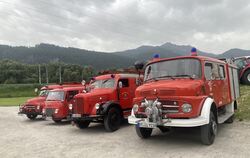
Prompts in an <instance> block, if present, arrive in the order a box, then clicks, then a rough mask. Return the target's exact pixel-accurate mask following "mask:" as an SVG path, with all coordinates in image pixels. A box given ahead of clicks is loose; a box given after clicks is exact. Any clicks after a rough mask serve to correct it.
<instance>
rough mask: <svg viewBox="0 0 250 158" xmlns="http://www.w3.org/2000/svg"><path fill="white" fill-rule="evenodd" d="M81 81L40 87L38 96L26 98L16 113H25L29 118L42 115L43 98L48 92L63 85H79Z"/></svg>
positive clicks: (32, 118)
mask: <svg viewBox="0 0 250 158" xmlns="http://www.w3.org/2000/svg"><path fill="white" fill-rule="evenodd" d="M80 85H82V84H81V83H64V84H56V85H47V86H44V87H42V88H41V89H40V93H39V95H38V97H35V98H32V99H29V100H27V101H26V102H25V103H24V104H22V105H20V106H19V112H18V114H25V115H26V116H27V117H28V118H29V119H31V120H34V119H35V118H36V117H37V116H38V115H42V114H43V113H42V110H43V108H44V105H45V100H46V97H47V95H48V92H49V91H50V90H53V89H59V88H63V87H74V86H80Z"/></svg>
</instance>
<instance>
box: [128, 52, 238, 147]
mask: <svg viewBox="0 0 250 158" xmlns="http://www.w3.org/2000/svg"><path fill="white" fill-rule="evenodd" d="M238 81H239V80H238V73H237V68H236V67H235V66H234V65H231V64H229V63H226V62H223V61H221V60H217V59H214V58H209V57H203V56H197V55H195V54H194V55H192V56H182V57H175V58H165V59H160V58H158V59H154V60H152V61H150V62H148V63H147V64H146V68H145V74H144V83H143V85H141V86H140V87H138V88H137V89H136V92H135V98H134V100H133V104H134V105H133V109H132V112H131V116H129V118H128V121H129V123H130V124H134V125H136V126H135V128H136V133H137V135H138V136H139V137H141V138H148V137H150V136H151V133H152V130H153V129H154V128H159V129H160V130H162V131H164V130H166V129H168V128H170V127H198V126H199V127H200V129H201V141H202V142H203V143H204V144H207V145H210V144H212V143H213V142H214V138H215V136H216V134H217V127H218V124H221V123H224V122H228V123H232V122H233V117H234V110H236V109H237V101H236V99H237V98H238V97H239V96H240V93H239V82H238Z"/></svg>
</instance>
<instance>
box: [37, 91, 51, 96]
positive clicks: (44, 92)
mask: <svg viewBox="0 0 250 158" xmlns="http://www.w3.org/2000/svg"><path fill="white" fill-rule="evenodd" d="M48 93H49V91H48V90H41V91H40V93H39V96H40V97H46V96H47V95H48Z"/></svg>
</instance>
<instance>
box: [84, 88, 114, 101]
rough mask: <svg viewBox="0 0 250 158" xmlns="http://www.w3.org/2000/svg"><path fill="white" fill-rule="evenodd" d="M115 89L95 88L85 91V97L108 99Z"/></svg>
mask: <svg viewBox="0 0 250 158" xmlns="http://www.w3.org/2000/svg"><path fill="white" fill-rule="evenodd" d="M114 91H115V90H114V89H111V88H105V89H93V90H92V91H91V92H89V93H84V94H83V98H84V99H87V100H90V101H94V102H96V101H105V100H108V99H109V97H110V95H111V94H112V93H113V92H114Z"/></svg>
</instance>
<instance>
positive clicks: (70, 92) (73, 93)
mask: <svg viewBox="0 0 250 158" xmlns="http://www.w3.org/2000/svg"><path fill="white" fill-rule="evenodd" d="M77 93H78V91H69V93H68V99H69V100H71V99H73V97H74V96H75V95H76V94H77Z"/></svg>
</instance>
